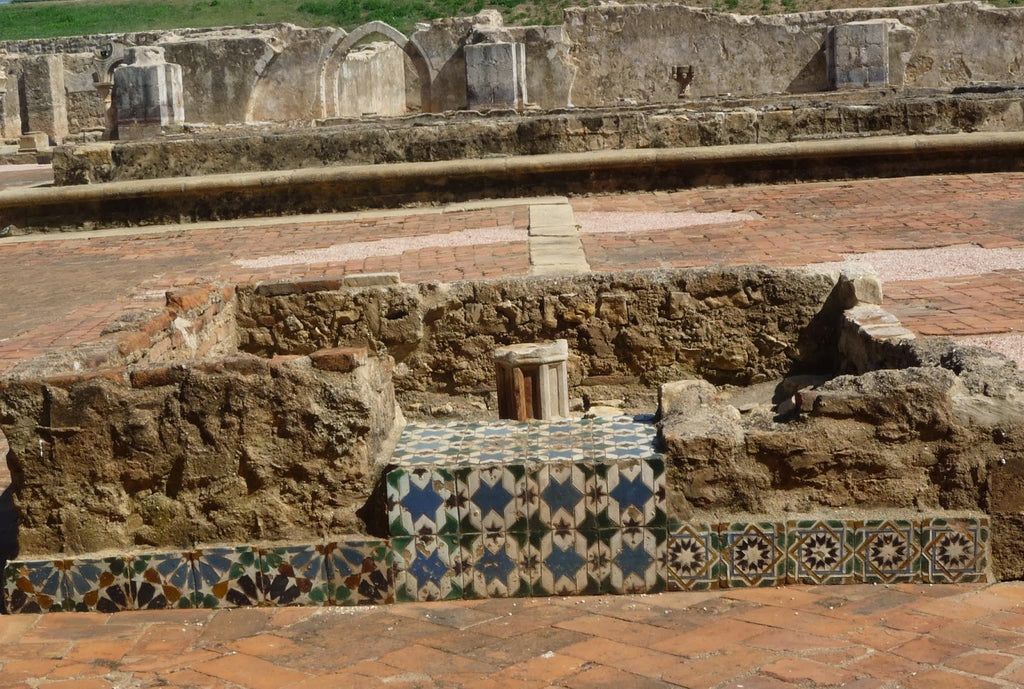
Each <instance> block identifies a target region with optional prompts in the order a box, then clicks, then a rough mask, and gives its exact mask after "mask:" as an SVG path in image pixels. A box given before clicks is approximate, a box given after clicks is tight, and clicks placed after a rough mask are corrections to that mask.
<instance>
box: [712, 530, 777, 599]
mask: <svg viewBox="0 0 1024 689" xmlns="http://www.w3.org/2000/svg"><path fill="white" fill-rule="evenodd" d="M718 532H719V544H720V547H721V549H722V550H721V557H722V561H723V563H724V568H723V570H722V579H721V581H720V586H721V587H723V588H732V587H748V586H782V585H783V584H785V583H786V569H787V566H786V564H787V563H786V527H785V524H782V523H779V522H754V523H742V522H737V523H727V524H720V525H719V527H718Z"/></svg>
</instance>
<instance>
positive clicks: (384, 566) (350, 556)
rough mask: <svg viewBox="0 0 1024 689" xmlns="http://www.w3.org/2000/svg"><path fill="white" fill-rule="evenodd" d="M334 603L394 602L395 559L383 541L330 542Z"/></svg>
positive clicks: (329, 559)
mask: <svg viewBox="0 0 1024 689" xmlns="http://www.w3.org/2000/svg"><path fill="white" fill-rule="evenodd" d="M325 551H326V553H327V562H326V564H327V570H328V577H329V580H330V583H329V587H328V594H329V600H330V603H331V604H332V605H385V604H388V603H394V602H395V574H394V561H395V558H394V556H393V554H392V551H391V546H390V544H389V543H388V542H387V541H381V540H358V539H356V540H347V541H337V542H333V543H329V544H327V546H326V547H325Z"/></svg>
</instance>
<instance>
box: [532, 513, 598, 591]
mask: <svg viewBox="0 0 1024 689" xmlns="http://www.w3.org/2000/svg"><path fill="white" fill-rule="evenodd" d="M530 545H531V546H532V548H533V552H535V553H536V554H537V557H538V566H537V568H536V571H535V573H534V575H533V578H532V579H531V581H530V591H531V593H532V595H534V596H575V595H578V594H581V593H586V591H587V587H588V584H589V581H588V566H587V562H588V544H587V538H586V536H585V535H584V534H583V533H582V532H580V531H576V530H573V529H565V530H558V531H546V532H532V531H531V532H530Z"/></svg>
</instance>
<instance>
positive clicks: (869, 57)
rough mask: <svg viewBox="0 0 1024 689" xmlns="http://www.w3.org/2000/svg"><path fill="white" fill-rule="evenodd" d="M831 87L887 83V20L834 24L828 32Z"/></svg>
mask: <svg viewBox="0 0 1024 689" xmlns="http://www.w3.org/2000/svg"><path fill="white" fill-rule="evenodd" d="M828 72H829V83H830V84H831V86H832V88H835V89H843V88H851V87H857V86H861V87H879V86H888V85H889V21H888V20H885V19H872V20H868V21H863V22H850V23H848V24H841V25H839V26H835V27H833V28H832V30H831V31H830V32H829V46H828Z"/></svg>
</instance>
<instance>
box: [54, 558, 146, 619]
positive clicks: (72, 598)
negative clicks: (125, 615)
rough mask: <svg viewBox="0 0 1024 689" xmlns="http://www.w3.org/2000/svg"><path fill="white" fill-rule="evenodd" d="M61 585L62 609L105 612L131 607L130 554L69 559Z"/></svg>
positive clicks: (132, 606) (132, 603) (132, 600)
mask: <svg viewBox="0 0 1024 689" xmlns="http://www.w3.org/2000/svg"><path fill="white" fill-rule="evenodd" d="M64 587H65V591H64V608H65V609H69V610H76V611H78V612H108V613H109V612H119V611H121V610H131V609H133V608H135V601H134V598H133V596H132V572H131V558H130V557H127V558H126V557H105V558H80V559H75V560H70V561H69V565H68V567H67V569H65V570H64Z"/></svg>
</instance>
